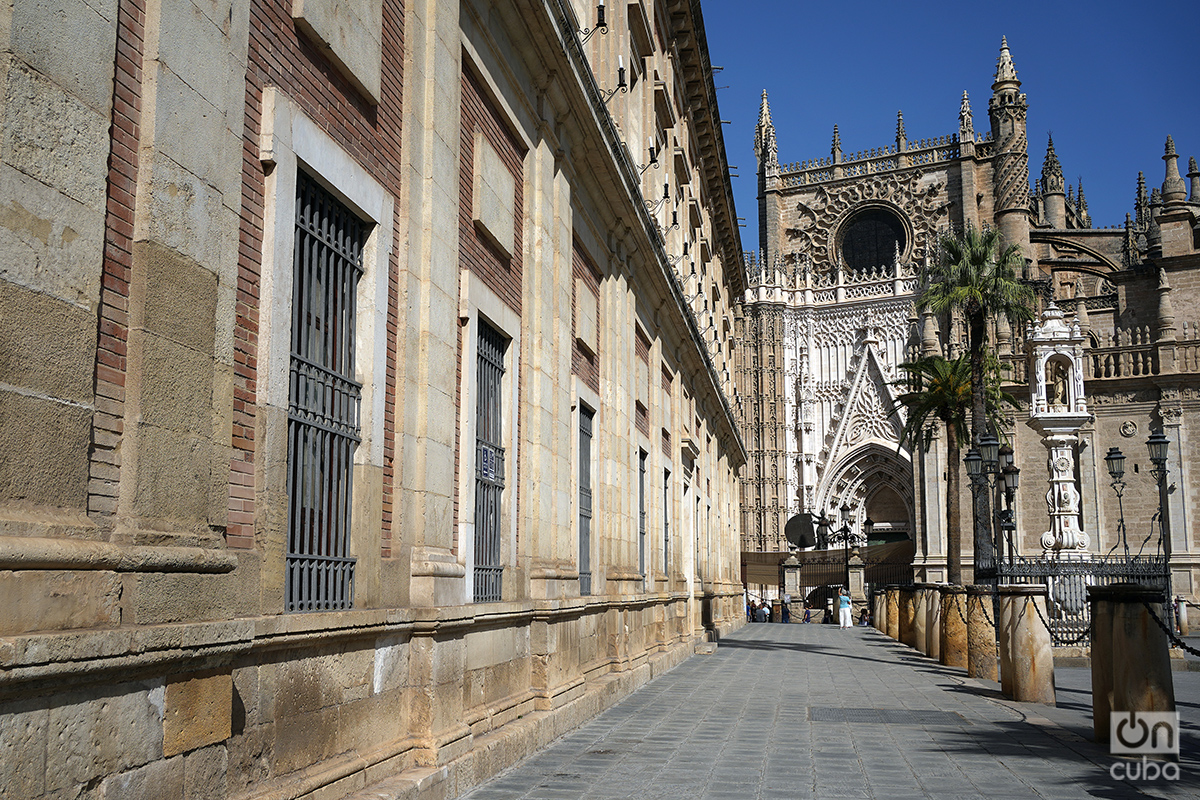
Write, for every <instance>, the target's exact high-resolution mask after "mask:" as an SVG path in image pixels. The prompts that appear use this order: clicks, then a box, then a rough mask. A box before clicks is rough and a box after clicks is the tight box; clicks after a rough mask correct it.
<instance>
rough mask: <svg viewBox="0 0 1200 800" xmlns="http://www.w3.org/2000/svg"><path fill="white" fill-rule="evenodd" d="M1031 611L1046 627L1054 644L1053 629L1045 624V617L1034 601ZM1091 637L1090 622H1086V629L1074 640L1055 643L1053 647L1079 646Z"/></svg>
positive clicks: (1048, 624) (1047, 623)
mask: <svg viewBox="0 0 1200 800" xmlns="http://www.w3.org/2000/svg"><path fill="white" fill-rule="evenodd" d="M1033 610H1034V611H1036V612H1037V615H1038V619H1040V620H1041V621H1042V624H1043V625H1045V626H1046V630H1047V631H1048V632H1049V633H1050V641H1051V642H1054V628H1051V627H1050V623H1049V622H1047V621H1046V617H1045V616H1043V615H1042V607H1041V606H1039V605H1038V604H1037V601H1036V600H1035V601H1034V603H1033ZM1091 636H1092V621H1091V620H1088V624H1087V627H1086V628H1084V629H1083V632H1082V633H1080V634H1079V635H1078V636H1076V637H1075V638H1074V639H1067V640H1065V641H1063V642H1062V643H1061V644H1059V643H1055V644H1054V646H1055V647H1070V646H1071V645H1073V644H1079V643H1080V642H1082V641H1083V640H1084V639H1090V638H1091Z"/></svg>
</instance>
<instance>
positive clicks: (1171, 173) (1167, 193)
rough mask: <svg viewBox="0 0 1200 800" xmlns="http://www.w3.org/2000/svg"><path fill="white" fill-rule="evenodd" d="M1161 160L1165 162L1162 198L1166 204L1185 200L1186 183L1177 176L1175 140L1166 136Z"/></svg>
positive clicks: (1177, 162)
mask: <svg viewBox="0 0 1200 800" xmlns="http://www.w3.org/2000/svg"><path fill="white" fill-rule="evenodd" d="M1163 161H1165V162H1167V171H1166V172H1167V174H1166V177H1165V178H1163V185H1162V199H1163V202H1164V203H1166V204H1167V205H1175V204H1176V203H1183V202H1185V201H1186V200H1187V185H1186V184H1185V183H1184V182H1183V178H1181V177H1179V156H1178V155H1176V154H1175V140H1174V139H1172V138H1171V137H1170V136H1169V135H1168V136H1167V145H1166V152H1165V153H1164V154H1163Z"/></svg>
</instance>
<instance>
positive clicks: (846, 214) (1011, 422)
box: [735, 40, 1200, 597]
mask: <svg viewBox="0 0 1200 800" xmlns="http://www.w3.org/2000/svg"><path fill="white" fill-rule="evenodd" d="M1020 87H1021V83H1020V80H1019V79H1018V77H1017V70H1016V68H1015V66H1014V62H1013V58H1012V55H1011V52H1010V50H1009V47H1008V43H1007V40H1004V41H1003V42H1002V43H1001V48H1000V55H999V58H998V59H997V65H996V71H995V74H994V82H993V84H992V95H991V97H990V98H989V100H988V106H987V118H986V121H984V122H983V124H981V125H979V126H978V128H977V125H976V120H975V113H974V111H973V109H972V103H971V99H970V98H969V96H968V95H967V93H966V92H964V93H963V95H962V98H961V103H960V105H959V110H958V128H957V130H956V131H953V132H951V133H949V134H947V135H942V136H938V137H934V138H929V139H909V138H908V136H907V133H906V130H905V126H904V118H903V115H902V114H901V115H898V118H897V124H896V137H895V140H894V141H893V142H889V143H887V144H886V145H884V146H882V147H877V148H871V149H869V150H864V151H861V152H845V151H843V149H842V145H841V139H840V134H839V131H838V129H837V126H836V125H835V126H834V129H833V141H832V147H831V151H830V153H829V155H828V156H823V157H820V158H816V159H811V160H806V161H800V162H795V163H781V162H780V160H779V155H778V143H777V139H776V131H775V127H774V124H773V123H772V120H771V113H770V107H769V105H768V101H767V94H766V92H765V91H764V92H763V98H762V105H761V108H760V113H759V121H758V125H757V128H756V133H755V142H754V148H755V155H756V158H757V162H758V171H757V178H758V188H759V241H760V252H759V253H758V254H757V255H754V256H751V257H750V258H749V260H748V270H749V280H748V288H747V290H746V292H745V294H744V296H743V298H742V301H741V303H740V304H739V306H738V309H737V311H738V313H737V315H736V325H737V330H736V332H737V335H738V341H739V343H740V344H739V350H738V360H737V369H736V378H737V381H736V383H737V390H736V391H737V396H736V402H735V405H736V407H737V410H738V413H739V414H740V417H741V421H742V425H743V431H744V437H745V441H746V446H747V450H748V453H749V461H748V463H747V465H746V466H745V467H744V469H743V473H742V496H743V506H742V512H743V520H742V537H743V551H744V553H746V556H745V557H744V559H743V561H744V562H746V561H747V560H749V561H750V562H758V563H763V562H764V561H769V560H770V559H769V558H766V559H764V556H763V554H768V553H775V554H777V555H778V557H779V560H782V559H784V558H786V557H787V555H788V553H789V551H791V550H794V548H795V544H793V545H791V546H789V543H788V541H787V538H786V537H785V527H786V526H787V522H788V521H789V520H792V519H795V518H797V517H801V518H806V519H814V520H815V519H819V518H820V517H822V516H824V517H826V518H827V519H829V520H831V521H832V523H833V527H835V528H836V527H838V526H840V527H842V528H845V529H848V530H849V531H850V532H851V533H852V534H857V535H865V534H866V533H867V532H868V531H870V532H871V533H870V542H871V543H872V544H878V543H887V542H903V541H909V542H911V543H912V545H913V548H912V549H913V551H914V553H915V555H914V568H915V573H916V577H917V578H918V579H922V578H924V579H926V580H934V581H936V580H944V579H945V577H946V540H947V526H948V524H950V523H949V522H948V521H947V519H946V512H945V509H946V499H947V498H946V491H947V486H946V466H947V465H946V450H947V448H946V441H945V432H944V430H935V431H933V441H932V443H931V445H930V446H929V447H928V448H927V449H925V448H918V449H916V450H914V449H913V448H911V447H909V446H908V445H907V443H902V442H901V436H900V432H901V430H902V428H903V424H904V419H905V416H904V410H903V409H902V408H899V407H898V402H897V397H898V396H899V394H901V393H902V390H901V389H900V388H899V387H898V386H897V385H896V382H897V380H898V379H900V378H902V377H903V374H902V371H901V369H900V365H901V364H902V363H904V362H906V361H911V360H914V359H916V358H917V357H919V356H922V355H933V354H940V355H944V356H946V357H948V358H952V357H954V356H957V355H958V354H960V353H962V352H964V351H965V349H966V341H967V336H966V329H965V326H964V324H963V321H962V320H961V319H960V318H958V317H957V316H956V315H955V316H942V317H938V316H935V315H931V314H920V313H918V303H917V301H918V298H919V293H920V289H921V276H922V274H923V270H924V269H925V268H926V267H927V266H929V265H931V264H934V263H936V261H937V259H938V257H939V253H938V238H939V236H940V235H941V234H943V233H947V232H951V231H956V230H962V229H963V228H965V227H968V226H973V227H976V228H994V229H998V230H999V231H1000V232H1001V234H1002V236H1003V239H1004V241H1005V243H1006V244H1015V245H1017V246H1018V247H1019V248H1020V249H1021V251H1022V252H1023V254H1024V256H1025V265H1024V269H1023V272H1022V275H1021V276H1020V277H1021V278H1022V280H1023V282H1025V283H1026V284H1027V285H1029V286H1031V287H1032V288H1033V289H1034V290H1035V294H1036V296H1037V298H1038V299H1037V308H1036V309H1035V312H1037V313H1036V314H1035V320H1034V323H1031V324H1030V325H1021V326H1010V325H1009V323H1008V322H1007V321H1006V320H1004V319H997V320H992V321H991V322H990V324H989V336H990V338H991V341H992V342H993V344H994V346H995V349H996V352H997V354H998V355H999V357H1000V359H1001V361H1002V363H1003V364H1004V365H1005V366H1006V369H1005V370H1004V371H1003V372H1002V374H1003V380H1004V381H1005V383H1006V384H1007V385H1006V386H1005V389H1006V390H1007V391H1009V393H1010V394H1012V395H1014V396H1015V397H1016V398H1018V400H1019V401H1020V402H1019V407H1018V408H1016V409H1010V410H1009V412H1008V417H1007V419H1005V420H1004V421H1003V424H1002V429H1003V430H1002V431H1000V433H1001V434H1002V438H1003V439H1004V440H1005V441H1006V442H1007V443H1008V444H1010V445H1011V446H1012V447H1013V449H1014V451H1015V455H1014V459H1015V463H1016V466H1018V467H1019V468H1020V469H1021V470H1022V475H1021V478H1022V481H1021V482H1022V488H1021V490H1020V491H1019V492H1018V494H1017V498H1016V508H1015V521H1016V525H1017V531H1016V536H1015V539H1016V548H1015V549H1016V550H1017V552H1020V553H1024V554H1031V555H1032V554H1038V553H1042V552H1043V543H1042V539H1043V534H1045V533H1046V532H1047V530H1046V526H1047V525H1048V524H1049V523H1048V519H1049V518H1050V517H1052V516H1054V515H1055V513H1056V511H1057V510H1058V509H1056V508H1055V507H1054V502H1055V501H1054V499H1053V498H1052V497H1050V496H1049V495H1048V494H1047V491H1046V487H1047V486H1050V482H1051V481H1052V478H1053V477H1054V475H1053V469H1054V467H1053V464H1051V465H1050V467H1049V470H1050V471H1048V466H1047V464H1048V453H1049V450H1048V447H1049V443H1048V441H1044V440H1043V436H1042V434H1041V433H1039V432H1038V431H1036V430H1035V429H1034V428H1033V427H1031V426H1030V424H1029V422H1030V415H1029V405H1030V403H1029V399H1030V397H1031V389H1030V381H1029V378H1028V374H1027V367H1026V362H1027V360H1028V359H1029V358H1030V357H1031V353H1032V350H1031V349H1029V348H1027V344H1029V346H1030V348H1031V347H1032V343H1029V342H1028V338H1029V336H1030V335H1031V333H1032V332H1033V325H1034V324H1036V322H1037V314H1040V313H1041V312H1042V311H1043V310H1045V309H1047V308H1053V307H1055V306H1056V307H1058V308H1061V309H1062V310H1063V311H1064V312H1065V317H1066V322H1065V323H1064V325H1066V326H1067V328H1070V327H1071V326H1072V325H1074V324H1077V325H1078V326H1079V331H1080V336H1082V337H1083V340H1084V348H1083V351H1084V355H1083V357H1082V359H1081V364H1080V369H1081V372H1082V375H1081V377H1082V379H1083V386H1084V389H1083V392H1084V395H1086V397H1087V400H1088V402H1089V403H1090V410H1091V412H1092V413H1091V415H1090V416H1089V417H1087V419H1086V422H1085V424H1083V426H1082V428H1081V430H1080V431H1079V434H1078V441H1077V443H1075V444H1074V445H1073V447H1074V448H1075V452H1074V455H1075V457H1076V458H1075V460H1076V466H1075V467H1074V474H1073V476H1071V477H1072V478H1073V485H1074V486H1077V487H1078V495H1079V496H1078V498H1076V500H1075V501H1074V504H1075V509H1074V510H1075V511H1076V512H1077V514H1078V515H1079V519H1080V525H1081V526H1082V529H1083V530H1084V531H1086V532H1089V535H1088V536H1085V537H1083V538H1084V539H1086V543H1085V544H1082V545H1080V544H1078V543H1077V544H1076V549H1078V550H1080V551H1083V552H1082V553H1076V554H1075V555H1084V557H1087V556H1086V553H1090V554H1091V555H1103V554H1105V553H1107V552H1108V551H1109V550H1110V549H1111V548H1113V546H1114V544H1115V543H1116V542H1117V537H1118V533H1117V531H1118V527H1119V520H1120V517H1121V508H1120V507H1119V505H1118V499H1117V497H1116V495H1115V493H1114V491H1113V490H1112V488H1111V487H1110V485H1109V484H1110V482H1111V479H1110V478H1109V476H1108V474H1107V472H1106V471H1105V465H1104V454H1105V452H1106V451H1107V450H1108V448H1110V447H1113V446H1119V447H1121V448H1122V449H1123V451H1124V452H1125V453H1126V454H1127V455H1128V456H1130V460H1131V461H1133V462H1136V463H1135V464H1134V465H1133V466H1130V467H1129V470H1130V471H1131V472H1133V473H1134V474H1130V475H1127V476H1126V478H1127V480H1126V482H1127V484H1128V486H1127V488H1126V489H1125V496H1124V515H1125V517H1126V519H1127V520H1128V521H1129V526H1128V527H1129V535H1128V539H1129V540H1130V541H1134V540H1136V542H1135V545H1134V546H1135V547H1136V546H1138V545H1139V544H1141V543H1142V542H1143V540H1146V539H1147V538H1149V541H1148V542H1147V543H1146V544H1145V545H1144V547H1145V548H1146V549H1145V550H1144V552H1149V550H1150V549H1153V548H1155V547H1158V546H1160V545H1159V540H1158V539H1157V537H1156V534H1157V531H1158V530H1159V526H1161V529H1162V530H1163V531H1164V532H1165V534H1166V536H1165V541H1164V542H1163V543H1162V544H1161V547H1163V548H1164V549H1166V550H1167V552H1168V554H1169V555H1170V557H1171V564H1172V570H1173V591H1175V592H1176V593H1177V594H1184V595H1192V596H1193V597H1194V593H1195V587H1196V581H1197V577H1198V573H1197V563H1198V558H1200V548H1198V546H1197V535H1196V522H1197V519H1198V515H1200V505H1198V504H1197V501H1196V498H1195V497H1194V496H1193V494H1192V492H1191V490H1190V489H1188V486H1189V476H1190V472H1191V471H1192V470H1193V469H1194V467H1193V466H1192V465H1194V464H1195V463H1196V462H1197V459H1196V456H1197V455H1198V453H1197V451H1196V449H1195V444H1194V437H1191V438H1189V436H1188V429H1189V427H1194V426H1195V425H1196V424H1197V422H1198V421H1200V417H1198V415H1197V411H1198V410H1200V362H1198V361H1197V358H1196V355H1197V353H1200V332H1198V331H1197V328H1196V322H1195V321H1194V320H1192V319H1186V320H1185V319H1183V318H1179V319H1178V320H1177V319H1176V316H1175V313H1174V310H1173V309H1174V308H1193V307H1195V305H1196V303H1195V301H1196V300H1200V295H1198V293H1200V250H1198V247H1197V246H1198V239H1200V226H1198V224H1197V219H1198V217H1200V204H1198V202H1197V201H1200V172H1198V171H1197V168H1196V164H1195V160H1194V159H1192V160H1191V161H1190V162H1189V167H1188V172H1187V173H1186V176H1187V178H1188V179H1189V180H1190V192H1189V186H1188V185H1187V182H1185V180H1184V177H1183V176H1181V175H1180V172H1179V167H1178V163H1177V161H1178V156H1177V154H1176V153H1175V151H1174V145H1173V143H1172V142H1171V140H1170V138H1169V137H1168V139H1167V145H1166V155H1165V156H1163V158H1164V160H1165V162H1166V167H1165V178H1164V181H1163V184H1162V187H1161V189H1159V188H1155V189H1154V190H1153V191H1152V192H1151V193H1150V194H1147V192H1146V185H1147V182H1146V178H1145V177H1144V175H1143V176H1140V177H1139V179H1138V188H1137V195H1136V202H1135V208H1134V209H1133V210H1132V212H1131V214H1130V215H1128V216H1127V219H1126V221H1125V224H1124V226H1123V227H1112V228H1093V227H1092V221H1091V218H1090V215H1089V213H1088V207H1087V201H1086V199H1085V196H1084V192H1083V186H1082V183H1080V184H1079V186H1078V187H1074V186H1071V187H1068V186H1066V183H1065V181H1064V179H1063V169H1062V165H1061V164H1060V163H1059V160H1058V158H1057V155H1056V154H1055V151H1054V144H1053V141H1049V142H1048V143H1047V148H1046V152H1045V157H1044V160H1043V165H1042V170H1041V175H1040V177H1039V178H1037V180H1036V181H1035V182H1034V183H1033V185H1032V186H1031V185H1030V167H1029V159H1030V146H1029V141H1028V137H1027V133H1026V121H1027V114H1028V112H1029V103H1028V101H1027V98H1026V95H1025V94H1023V93H1022V92H1021V90H1020ZM1053 313H1054V312H1052V314H1053ZM1027 349H1029V352H1028V353H1027ZM1034 374H1035V375H1037V374H1038V373H1036V372H1035V373H1034ZM1037 383H1038V382H1037V381H1033V384H1035V388H1036V384H1037ZM1043 390H1044V384H1043ZM939 428H940V426H939ZM1152 432H1161V433H1163V434H1164V435H1166V436H1167V438H1168V440H1169V442H1170V445H1169V455H1168V461H1167V470H1168V476H1167V478H1166V481H1165V484H1164V486H1163V489H1162V492H1161V499H1162V503H1161V506H1162V509H1163V511H1164V514H1163V515H1162V520H1161V521H1160V519H1159V518H1158V517H1157V516H1156V514H1157V511H1158V509H1159V500H1160V491H1159V488H1158V486H1157V485H1156V484H1155V482H1154V481H1153V480H1152V479H1151V478H1150V476H1149V472H1150V469H1151V466H1152V465H1151V464H1150V463H1149V461H1148V457H1147V449H1146V447H1145V445H1144V444H1143V442H1144V441H1145V439H1146V437H1147V436H1148V435H1150V434H1151V433H1152ZM965 449H966V448H965V447H964V452H965ZM1061 477H1062V476H1059V478H1060V479H1061ZM962 483H963V493H964V496H963V497H962V498H961V501H962V506H961V507H962V508H963V509H964V520H966V521H965V522H964V523H962V524H963V526H964V528H965V530H964V531H963V532H962V533H963V535H962V541H963V550H964V567H965V568H966V569H965V572H966V575H965V576H964V577H966V576H969V575H970V563H971V538H972V537H971V531H970V529H969V526H970V524H971V523H970V516H969V509H970V507H971V506H970V496H969V492H968V488H967V487H968V486H969V482H968V481H967V479H966V472H965V470H964V472H963V481H962ZM1048 504H1050V505H1048ZM1131 509H1132V510H1131ZM868 520H869V522H868ZM1081 541H1082V540H1081ZM823 544H827V543H821V542H818V548H820V547H821V546H822V545H823ZM839 549H840V545H839ZM1045 552H1046V554H1047V555H1051V556H1055V555H1059V553H1058V552H1057V551H1055V552H1051V550H1049V549H1047V550H1045ZM750 554H756V555H750ZM749 583H754V581H753V580H750V581H749Z"/></svg>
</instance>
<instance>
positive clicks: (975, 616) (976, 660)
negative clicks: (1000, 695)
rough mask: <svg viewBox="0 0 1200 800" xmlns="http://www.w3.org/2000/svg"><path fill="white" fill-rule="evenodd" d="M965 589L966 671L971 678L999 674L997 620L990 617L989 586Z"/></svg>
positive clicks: (990, 593)
mask: <svg viewBox="0 0 1200 800" xmlns="http://www.w3.org/2000/svg"><path fill="white" fill-rule="evenodd" d="M966 589H967V675H968V676H970V677H972V678H986V679H987V680H989V681H994V680H996V679H997V678H998V674H997V670H996V623H995V620H994V619H993V618H992V609H991V605H992V589H991V587H990V586H968V587H966Z"/></svg>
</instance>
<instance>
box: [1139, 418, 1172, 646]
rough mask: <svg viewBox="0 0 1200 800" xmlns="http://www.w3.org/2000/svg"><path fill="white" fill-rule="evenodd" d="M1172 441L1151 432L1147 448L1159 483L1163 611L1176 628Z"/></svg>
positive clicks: (1162, 435) (1160, 433) (1156, 481)
mask: <svg viewBox="0 0 1200 800" xmlns="http://www.w3.org/2000/svg"><path fill="white" fill-rule="evenodd" d="M1170 445H1171V441H1170V440H1169V439H1168V438H1167V436H1166V434H1164V433H1163V432H1162V431H1161V430H1159V431H1155V432H1154V433H1152V434H1150V438H1149V439H1147V440H1146V449H1147V450H1149V451H1150V463H1151V464H1153V465H1154V466H1153V468H1152V469H1151V470H1150V474H1151V476H1153V478H1154V481H1155V483H1157V484H1158V535H1159V541H1160V542H1161V543H1162V552H1163V586H1164V588H1165V589H1166V601H1165V602H1164V603H1163V611H1164V612H1165V614H1166V617H1167V625H1168V626H1169V627H1170V628H1171V630H1172V631H1174V630H1175V615H1174V608H1172V603H1171V597H1172V594H1171V520H1170V518H1169V517H1168V516H1167V474H1168V470H1167V450H1168V449H1169V447H1170Z"/></svg>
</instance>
